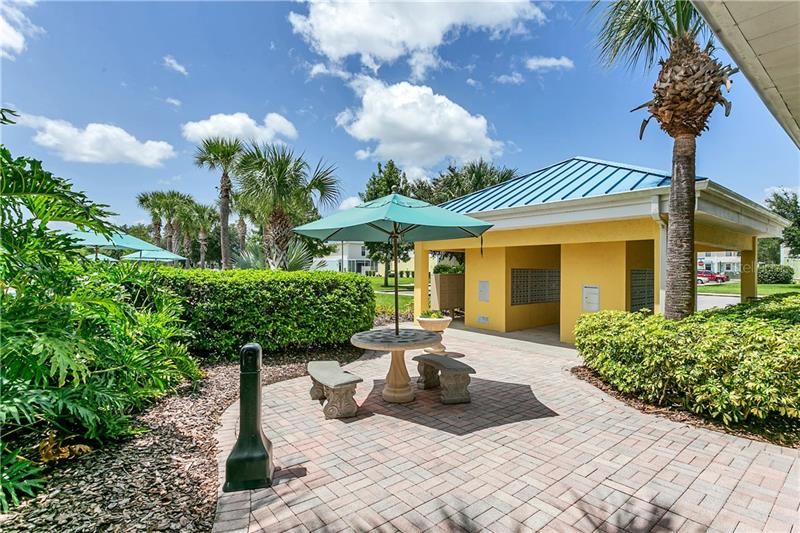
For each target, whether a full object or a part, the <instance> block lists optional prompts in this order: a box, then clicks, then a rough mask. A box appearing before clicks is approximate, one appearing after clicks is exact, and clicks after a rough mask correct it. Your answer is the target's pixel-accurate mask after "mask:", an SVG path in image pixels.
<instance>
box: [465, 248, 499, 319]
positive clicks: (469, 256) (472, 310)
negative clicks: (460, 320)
mask: <svg viewBox="0 0 800 533" xmlns="http://www.w3.org/2000/svg"><path fill="white" fill-rule="evenodd" d="M465 261H466V264H465V266H464V274H465V276H464V280H465V281H464V283H465V287H464V307H465V309H464V323H465V324H466V325H467V326H469V327H472V328H481V329H490V330H492V331H506V329H505V324H506V303H505V302H506V275H505V272H506V251H505V248H490V249H484V250H483V255H481V253H480V250H477V249H474V248H473V249H469V250H466V251H465ZM480 281H488V282H489V301H488V302H481V301H479V299H478V284H479V282H480ZM481 316H484V317H486V318H487V319H488V320H487V321H484V322H482V321H480V320H479V317H481Z"/></svg>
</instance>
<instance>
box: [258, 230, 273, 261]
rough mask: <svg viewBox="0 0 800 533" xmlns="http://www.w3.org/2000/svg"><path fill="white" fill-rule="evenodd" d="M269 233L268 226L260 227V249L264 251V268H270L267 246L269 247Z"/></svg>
mask: <svg viewBox="0 0 800 533" xmlns="http://www.w3.org/2000/svg"><path fill="white" fill-rule="evenodd" d="M269 243H270V233H269V224H264V225H263V226H261V247H262V248H263V249H264V268H272V265H271V264H270V263H269V259H268V258H269V246H270V244H269Z"/></svg>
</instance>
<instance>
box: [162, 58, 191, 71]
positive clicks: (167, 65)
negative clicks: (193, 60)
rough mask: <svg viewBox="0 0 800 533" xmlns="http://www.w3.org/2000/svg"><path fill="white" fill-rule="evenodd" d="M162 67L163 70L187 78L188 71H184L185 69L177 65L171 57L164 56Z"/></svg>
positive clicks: (175, 60) (176, 61)
mask: <svg viewBox="0 0 800 533" xmlns="http://www.w3.org/2000/svg"><path fill="white" fill-rule="evenodd" d="M162 65H163V66H164V67H165V68H168V69H170V70H174V71H175V72H178V73H180V74H183V75H184V76H188V75H189V71H188V70H186V67H184V66H183V65H181V64H180V63H178V60H177V59H175V58H174V57H172V56H171V55H166V56H164V58H163V63H162Z"/></svg>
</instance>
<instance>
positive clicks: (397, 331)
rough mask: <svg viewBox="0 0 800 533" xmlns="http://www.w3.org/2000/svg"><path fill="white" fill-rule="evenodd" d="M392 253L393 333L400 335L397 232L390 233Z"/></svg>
mask: <svg viewBox="0 0 800 533" xmlns="http://www.w3.org/2000/svg"><path fill="white" fill-rule="evenodd" d="M392 253H393V254H394V334H395V335H400V297H399V296H398V288H397V234H396V233H395V234H394V235H392Z"/></svg>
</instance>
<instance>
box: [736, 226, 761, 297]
mask: <svg viewBox="0 0 800 533" xmlns="http://www.w3.org/2000/svg"><path fill="white" fill-rule="evenodd" d="M751 241H752V242H751V245H750V250H743V251H742V274H741V276H742V277H741V280H740V283H741V285H740V286H739V297H740V299H741V301H742V302H746V301H748V300H749V299H751V298H755V297H756V296H757V295H758V257H757V251H758V239H756V238H755V237H752V238H751Z"/></svg>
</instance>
